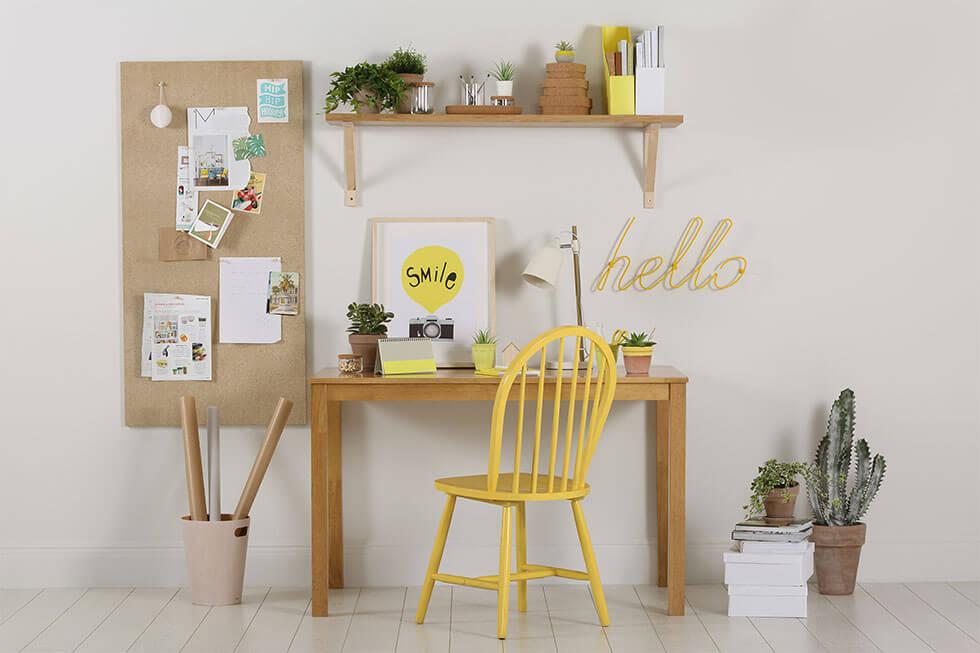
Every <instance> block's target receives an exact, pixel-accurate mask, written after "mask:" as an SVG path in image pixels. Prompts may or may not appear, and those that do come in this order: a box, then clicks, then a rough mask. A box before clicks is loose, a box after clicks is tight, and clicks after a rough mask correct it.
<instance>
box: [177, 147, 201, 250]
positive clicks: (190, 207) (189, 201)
mask: <svg viewBox="0 0 980 653" xmlns="http://www.w3.org/2000/svg"><path fill="white" fill-rule="evenodd" d="M195 218H197V191H195V190H194V188H193V187H192V186H191V152H190V149H189V148H187V147H185V146H183V145H181V146H179V147H178V148H177V224H176V227H177V231H188V230H189V229H190V228H191V225H192V224H194V219H195Z"/></svg>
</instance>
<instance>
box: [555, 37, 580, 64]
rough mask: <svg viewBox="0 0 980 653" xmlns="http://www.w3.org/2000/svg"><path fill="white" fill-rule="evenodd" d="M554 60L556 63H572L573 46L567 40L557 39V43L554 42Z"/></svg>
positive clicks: (573, 55)
mask: <svg viewBox="0 0 980 653" xmlns="http://www.w3.org/2000/svg"><path fill="white" fill-rule="evenodd" d="M555 61H557V62H558V63H572V62H573V61H575V46H574V45H572V44H571V43H569V42H568V41H558V43H555Z"/></svg>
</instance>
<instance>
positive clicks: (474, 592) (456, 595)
mask: <svg viewBox="0 0 980 653" xmlns="http://www.w3.org/2000/svg"><path fill="white" fill-rule="evenodd" d="M438 587H439V586H438V585H436V588H437V589H438ZM543 587H544V586H543V585H542V584H541V583H528V585H527V610H528V612H540V613H544V614H547V613H548V604H547V603H546V602H545V600H544V589H543ZM452 590H453V610H452V619H453V623H463V622H466V621H487V620H489V619H496V618H497V593H496V592H491V591H490V590H484V589H476V588H474V587H463V586H461V585H454V586H453V587H452ZM507 605H508V609H509V610H510V612H516V611H517V588H516V587H514V588H511V591H510V599H509V601H508V603H507Z"/></svg>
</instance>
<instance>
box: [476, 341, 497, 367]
mask: <svg viewBox="0 0 980 653" xmlns="http://www.w3.org/2000/svg"><path fill="white" fill-rule="evenodd" d="M496 358H497V345H477V344H474V345H473V367H475V368H476V369H478V370H489V369H490V368H492V367H493V366H494V364H495V363H496Z"/></svg>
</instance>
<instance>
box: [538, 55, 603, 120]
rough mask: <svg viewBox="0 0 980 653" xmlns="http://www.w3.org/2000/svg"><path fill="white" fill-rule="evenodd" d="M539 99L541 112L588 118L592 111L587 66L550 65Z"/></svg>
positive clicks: (576, 64)
mask: <svg viewBox="0 0 980 653" xmlns="http://www.w3.org/2000/svg"><path fill="white" fill-rule="evenodd" d="M545 68H546V69H547V72H546V78H545V80H544V83H543V84H542V89H541V97H539V98H538V104H539V105H540V107H539V109H538V110H539V111H540V112H541V113H548V114H561V115H579V116H586V115H588V114H589V112H590V111H591V110H592V100H590V99H589V82H588V81H586V79H585V64H581V63H549V64H547V65H546V66H545Z"/></svg>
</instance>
